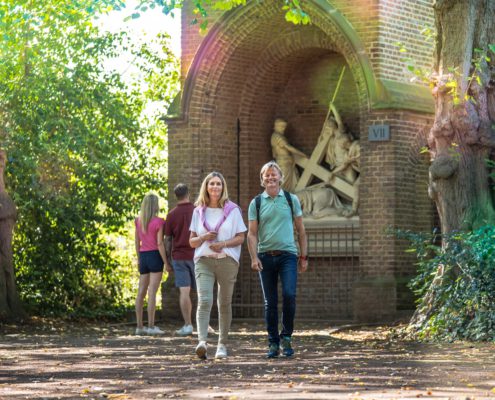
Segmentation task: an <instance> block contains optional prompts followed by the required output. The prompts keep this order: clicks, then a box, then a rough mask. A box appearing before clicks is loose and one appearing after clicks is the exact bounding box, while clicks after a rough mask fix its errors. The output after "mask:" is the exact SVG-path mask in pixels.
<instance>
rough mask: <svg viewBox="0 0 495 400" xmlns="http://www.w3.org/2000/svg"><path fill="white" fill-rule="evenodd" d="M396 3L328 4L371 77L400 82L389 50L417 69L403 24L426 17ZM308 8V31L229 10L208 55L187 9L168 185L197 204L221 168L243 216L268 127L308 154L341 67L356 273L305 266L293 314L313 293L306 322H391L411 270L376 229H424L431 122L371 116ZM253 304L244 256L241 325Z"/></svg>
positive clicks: (357, 67) (270, 14) (344, 58)
mask: <svg viewBox="0 0 495 400" xmlns="http://www.w3.org/2000/svg"><path fill="white" fill-rule="evenodd" d="M394 3H395V2H392V1H358V0H355V1H344V0H338V1H335V2H333V3H332V4H333V5H334V6H336V7H337V8H338V9H339V11H340V12H341V13H342V14H343V15H345V16H346V17H347V19H348V20H349V22H350V23H351V24H352V26H353V27H354V28H355V30H356V32H357V33H358V34H359V35H360V39H361V41H362V43H363V44H364V47H365V49H366V51H367V53H368V56H369V58H370V61H371V64H372V65H373V67H374V73H375V75H376V76H379V77H383V78H388V79H399V80H404V81H405V80H406V76H405V75H404V69H403V64H401V62H400V61H399V59H398V58H397V57H399V56H400V54H399V53H398V47H397V46H395V45H391V41H399V40H400V41H402V42H404V43H405V45H406V47H410V48H411V50H412V51H413V52H414V53H415V54H417V55H418V59H419V60H420V62H421V63H423V64H425V65H426V63H427V59H428V52H430V51H431V49H430V47H429V45H427V44H425V43H424V41H422V39H418V37H419V35H418V32H417V31H416V30H414V28H413V25H415V24H416V22H415V21H423V20H424V21H425V22H431V21H432V13H431V12H430V10H429V8H428V3H426V2H422V1H420V2H418V7H417V8H416V9H415V10H416V12H417V15H416V14H415V15H414V16H412V15H411V12H412V11H411V10H412V9H411V7H410V6H409V5H407V4H405V5H404V4H403V5H399V6H393V4H394ZM400 3H402V2H400ZM405 3H406V2H405ZM407 3H408V4H411V2H407ZM309 8H310V9H309V11H310V13H311V12H313V14H312V18H313V22H314V24H313V25H310V26H294V25H291V24H287V23H286V22H285V20H284V18H283V15H282V14H281V12H280V4H279V3H278V2H263V3H260V5H259V6H257V7H251V8H246V9H245V12H234V13H233V14H232V15H233V17H232V18H231V19H228V20H225V21H224V22H223V25H222V26H220V27H218V26H217V27H214V28H213V30H212V32H211V33H210V36H208V39H207V40H208V43H209V47H208V52H207V53H204V54H203V53H202V54H196V52H197V49H198V46H199V44H200V43H201V41H202V40H204V38H203V37H201V36H199V34H198V32H197V29H198V28H197V26H190V25H188V21H189V20H190V18H191V17H190V14H188V12H187V7H186V9H185V11H184V12H183V16H182V18H183V38H182V43H183V49H182V52H183V53H182V62H183V64H182V68H183V74H184V75H185V74H186V71H188V70H189V69H190V66H191V65H192V59H193V57H197V59H196V61H195V63H194V68H195V69H196V71H194V72H195V73H194V74H191V75H190V76H191V77H193V76H194V81H192V80H191V81H189V82H187V84H188V86H187V88H188V89H187V91H186V93H185V95H187V101H186V103H187V104H186V105H187V107H186V108H185V112H186V114H185V115H184V116H183V120H175V121H171V122H170V137H169V157H170V159H169V163H170V164H169V185H170V187H172V186H173V185H175V184H176V183H177V182H178V181H185V182H186V183H188V184H189V185H190V186H191V189H192V192H193V193H194V194H195V193H196V192H197V190H198V188H199V185H200V183H201V181H202V179H203V177H204V176H205V175H206V173H208V172H210V171H211V170H219V171H221V172H222V173H224V175H225V177H226V179H227V182H228V185H229V192H230V196H231V198H232V199H234V200H239V201H240V205H241V207H242V208H243V209H244V210H246V209H247V206H248V204H249V201H250V199H251V198H252V197H253V196H254V195H255V194H257V193H259V192H260V191H261V188H260V186H259V175H258V174H259V169H260V167H261V165H262V164H263V163H265V162H266V161H268V160H270V159H271V158H272V156H271V149H270V145H269V139H270V135H271V132H272V126H273V120H274V119H275V118H276V117H283V118H285V119H287V121H288V122H289V125H288V130H287V136H288V138H289V140H290V142H291V143H293V144H294V145H296V146H297V147H299V148H301V149H302V150H303V151H305V152H306V153H307V154H308V155H309V154H310V153H311V151H312V149H313V147H314V145H315V143H316V140H317V138H318V135H319V133H320V130H321V126H322V123H323V120H324V116H325V114H326V111H327V107H328V101H329V99H330V98H331V96H332V94H333V90H334V88H335V85H336V81H337V79H338V75H339V73H340V71H341V69H342V66H344V65H346V67H347V72H346V74H345V79H344V81H343V85H342V88H341V90H340V92H339V94H338V96H337V102H336V104H337V107H338V109H339V111H340V112H341V114H342V117H343V119H344V122H345V123H346V124H347V125H348V128H349V130H350V131H351V132H353V133H354V134H355V135H356V136H360V140H361V147H362V151H361V174H362V175H361V176H362V178H361V180H362V181H361V193H360V196H361V208H360V223H361V228H360V237H361V244H360V252H359V266H356V265H357V264H353V265H354V267H353V269H352V273H351V274H348V275H345V274H342V271H343V270H345V268H346V264H345V263H339V260H330V261H332V263H333V264H332V263H330V262H328V263H325V262H323V260H321V259H316V260H313V263H312V265H313V266H314V269H313V270H312V272H311V273H310V274H308V275H307V276H305V277H302V278H301V285H302V287H301V288H300V289H299V304H300V309H301V310H306V311H304V313H305V314H304V315H308V316H309V314H306V312H309V311H307V310H311V309H312V308H311V305H312V304H314V302H315V299H314V296H312V295H311V294H312V293H320V294H321V296H320V295H318V301H320V302H321V304H320V305H322V307H319V308H318V310H320V311H315V313H314V314H315V315H314V317H316V316H318V315H319V316H325V317H328V318H330V317H331V318H338V317H339V316H340V317H342V318H348V317H349V315H354V317H356V318H358V319H370V318H371V319H375V320H376V319H381V318H389V317H391V316H392V315H393V314H394V313H395V311H396V309H398V308H406V307H408V306H410V296H409V294H408V292H407V290H405V289H404V287H405V281H406V278H407V277H409V276H410V275H411V274H413V273H414V266H413V261H414V260H413V259H412V258H411V256H410V255H408V254H407V253H405V252H404V249H405V244H404V243H402V242H400V241H398V240H397V239H395V238H394V237H388V236H387V235H386V233H385V231H384V229H385V228H386V227H388V226H395V227H403V228H416V229H421V230H430V229H431V225H432V222H431V220H432V203H431V201H430V200H429V199H428V198H427V196H426V185H427V164H428V160H425V159H424V157H421V156H420V154H419V148H420V147H421V146H422V145H423V144H424V137H425V133H426V131H427V129H428V125H429V124H430V123H431V117H430V116H428V115H423V114H420V113H412V112H401V111H400V110H385V111H370V110H369V98H368V91H367V87H366V85H365V79H364V75H363V71H362V67H361V64H360V62H359V60H358V57H357V55H356V54H355V53H354V49H353V47H352V46H351V45H350V42H349V41H348V40H347V38H346V37H345V36H344V35H343V33H342V32H341V31H340V30H339V29H338V28H337V27H336V26H335V25H334V24H332V23H331V21H330V20H328V19H326V18H324V16H323V15H321V13H320V14H318V12H317V11H318V10H317V9H316V8H314V6H313V5H310V6H309ZM413 11H414V10H413ZM404 18H407V23H406V22H404ZM402 28H404V29H402ZM411 44H412V45H414V46H410V45H411ZM191 79H192V78H191ZM238 120H239V123H240V128H241V132H240V142H239V150H240V158H239V159H238V158H237V146H238V143H237V121H238ZM377 123H380V124H388V125H389V126H390V132H391V140H390V141H387V142H379V143H377V142H368V140H367V136H368V127H369V125H371V124H377ZM238 169H240V174H239V175H238V174H237V171H238ZM238 181H239V182H240V186H238V184H237V182H238ZM238 191H239V193H240V199H237V193H238ZM171 200H172V199H171ZM171 204H173V200H172V201H171ZM328 265H334V270H333V271H336V272H335V273H333V272H332V273H328V274H327V273H325V271H326V272H328V268H329V267H328ZM325 278H328V279H325ZM335 285H336V286H335ZM308 288H311V289H308ZM350 292H352V294H351V295H349V296H343V295H341V294H342V293H347V294H349V293H350ZM260 296H261V294H260V289H259V282H258V279H257V276H256V274H253V273H251V272H250V270H249V260H248V256H247V251H244V257H243V265H242V268H241V272H240V274H239V282H238V284H237V289H236V294H235V299H234V303H235V310H237V312H241V311H240V310H243V311H242V316H255V315H258V314H256V313H258V312H259V310H260V304H261V297H260ZM327 303H328V304H327ZM325 307H326V308H325ZM324 309H327V312H324V311H322V310H324ZM351 309H352V312H349V310H351ZM256 310H258V311H256ZM339 310H340V311H339ZM343 310H346V311H345V312H344V311H343ZM339 313H340V314H339ZM312 316H313V315H312Z"/></svg>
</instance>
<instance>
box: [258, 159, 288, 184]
mask: <svg viewBox="0 0 495 400" xmlns="http://www.w3.org/2000/svg"><path fill="white" fill-rule="evenodd" d="M270 168H273V169H276V170H277V171H278V173H279V175H280V184H282V182H283V181H284V173H283V172H282V168H280V166H279V165H278V164H277V163H276V162H275V161H269V162H267V163H266V164H265V165H263V166H262V167H261V171H260V182H261V186H263V187H265V184H264V183H263V174H264V173H265V172H266V171H267V170H269V169H270Z"/></svg>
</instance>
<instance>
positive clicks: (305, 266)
mask: <svg viewBox="0 0 495 400" xmlns="http://www.w3.org/2000/svg"><path fill="white" fill-rule="evenodd" d="M298 269H299V272H300V273H303V272H306V271H307V270H308V260H307V259H306V260H303V259H301V258H300V259H299V265H298Z"/></svg>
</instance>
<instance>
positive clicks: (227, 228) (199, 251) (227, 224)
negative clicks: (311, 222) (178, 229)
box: [189, 207, 247, 262]
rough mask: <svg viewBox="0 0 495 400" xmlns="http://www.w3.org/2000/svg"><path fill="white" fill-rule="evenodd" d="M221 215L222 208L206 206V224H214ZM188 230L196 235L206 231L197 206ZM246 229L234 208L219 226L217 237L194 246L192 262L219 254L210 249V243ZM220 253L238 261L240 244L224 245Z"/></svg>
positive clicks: (239, 214) (228, 238)
mask: <svg viewBox="0 0 495 400" xmlns="http://www.w3.org/2000/svg"><path fill="white" fill-rule="evenodd" d="M222 217H223V209H222V208H210V207H207V208H206V212H205V218H206V222H207V223H208V226H216V225H217V223H218V222H219V221H220V219H221V218H222ZM189 230H190V231H191V232H194V233H196V235H197V236H200V235H203V234H205V233H207V232H208V231H207V230H206V228H205V227H204V225H203V223H202V222H201V218H200V216H199V210H198V209H197V208H195V209H194V212H193V216H192V220H191V225H190V227H189ZM246 231H247V228H246V225H245V224H244V221H243V220H242V215H241V212H240V209H239V208H235V209H234V210H232V211H231V212H230V214H229V215H228V217H227V218H226V219H225V221H224V222H223V224H222V225H221V226H220V229H219V230H218V233H217V238H216V239H215V240H214V241H204V242H203V244H202V245H201V246H199V247H196V249H195V250H194V262H197V261H198V260H199V258H200V257H207V256H211V255H218V254H219V253H217V252H215V251H213V250H211V249H210V247H209V246H210V244H212V243H214V242H223V241H226V240H230V239H232V238H233V237H234V236H235V235H237V234H238V233H240V232H246ZM222 253H224V254H226V255H228V256H229V257H232V258H233V259H234V260H236V261H237V262H239V258H240V257H241V245H239V246H235V247H225V248H223V249H222Z"/></svg>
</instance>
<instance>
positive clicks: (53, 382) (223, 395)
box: [0, 322, 495, 400]
mask: <svg viewBox="0 0 495 400" xmlns="http://www.w3.org/2000/svg"><path fill="white" fill-rule="evenodd" d="M41 326H42V327H40V326H35V327H33V326H24V327H16V326H4V327H2V328H1V330H0V398H1V399H75V398H78V399H80V398H87V399H103V398H110V399H157V398H181V399H229V400H236V399H270V400H272V399H273V400H275V399H406V398H408V399H416V398H421V397H423V398H436V399H438V398H445V399H447V398H452V399H454V398H456V399H457V398H462V399H466V398H469V399H475V398H476V399H480V398H495V353H494V350H495V344H474V345H473V344H466V343H456V344H442V345H440V344H418V343H411V342H402V341H391V340H389V339H388V337H389V335H388V333H389V329H388V328H387V327H383V328H367V329H366V328H363V329H359V330H353V331H344V332H341V333H335V334H329V331H330V329H331V328H332V327H330V326H329V325H328V324H326V323H324V322H321V323H301V322H299V325H298V328H299V331H297V333H296V335H295V338H294V344H295V346H294V347H295V348H296V351H297V352H296V356H295V357H294V358H292V359H285V358H279V359H275V360H267V359H265V358H264V353H265V334H264V331H263V326H262V325H261V324H260V323H258V322H256V323H254V322H236V323H234V326H233V329H232V335H231V345H230V348H229V350H230V357H229V358H228V359H227V360H223V361H214V360H213V359H212V358H210V359H208V360H207V361H200V360H198V359H196V358H195V356H194V353H193V350H194V345H195V341H194V339H193V338H179V337H174V336H172V327H169V328H170V329H168V330H167V335H166V336H164V337H160V338H150V337H136V336H133V335H132V331H133V329H132V328H131V327H130V326H125V325H121V326H111V325H86V326H72V325H64V326H61V325H59V326H50V325H49V324H46V323H45V324H42V325H41ZM214 339H216V337H215V338H214ZM212 343H214V342H213V341H212ZM214 351H215V348H214V346H210V349H209V353H210V355H211V356H213V355H214Z"/></svg>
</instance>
